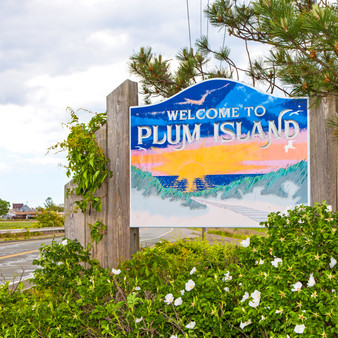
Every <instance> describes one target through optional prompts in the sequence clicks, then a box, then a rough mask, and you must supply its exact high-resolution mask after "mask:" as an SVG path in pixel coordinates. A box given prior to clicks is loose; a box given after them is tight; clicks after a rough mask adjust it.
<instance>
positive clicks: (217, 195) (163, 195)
mask: <svg viewBox="0 0 338 338" xmlns="http://www.w3.org/2000/svg"><path fill="white" fill-rule="evenodd" d="M130 114H131V118H130V123H131V126H130V128H131V130H130V138H131V140H130V141H131V142H130V144H131V157H130V158H131V166H130V171H131V173H130V174H131V175H130V177H131V193H130V199H131V201H130V203H131V205H130V210H131V215H130V216H131V217H130V219H131V226H132V227H151V226H154V227H259V226H260V225H259V224H260V222H262V221H265V220H266V219H267V215H268V214H269V213H270V212H272V211H275V212H276V211H284V210H285V209H286V208H287V207H288V206H290V207H292V206H295V205H297V204H301V203H302V204H309V196H310V194H309V175H308V172H309V170H308V169H309V168H308V136H309V133H308V111H307V99H306V98H282V97H277V96H273V95H268V94H266V93H262V92H260V91H258V90H256V89H254V88H251V87H250V86H247V85H244V84H242V83H239V82H236V81H232V80H225V79H212V80H208V81H204V82H201V83H199V84H197V85H195V86H192V87H190V88H188V89H186V90H184V91H182V92H180V93H179V94H177V95H175V96H173V97H171V98H169V99H168V100H166V101H164V102H161V103H158V104H154V105H147V106H142V107H132V108H131V109H130Z"/></svg>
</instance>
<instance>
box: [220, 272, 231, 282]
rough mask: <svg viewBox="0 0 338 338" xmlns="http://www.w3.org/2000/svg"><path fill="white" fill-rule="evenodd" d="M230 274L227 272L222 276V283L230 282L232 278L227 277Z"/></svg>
mask: <svg viewBox="0 0 338 338" xmlns="http://www.w3.org/2000/svg"><path fill="white" fill-rule="evenodd" d="M229 275H230V272H229V271H228V272H227V273H225V274H224V277H223V278H222V282H226V281H228V280H232V276H229Z"/></svg>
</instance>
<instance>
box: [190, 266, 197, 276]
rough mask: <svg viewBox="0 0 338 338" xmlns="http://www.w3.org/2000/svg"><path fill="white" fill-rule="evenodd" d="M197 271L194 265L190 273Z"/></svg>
mask: <svg viewBox="0 0 338 338" xmlns="http://www.w3.org/2000/svg"><path fill="white" fill-rule="evenodd" d="M195 272H196V268H195V267H193V268H192V269H191V271H190V274H191V275H192V274H193V273H195Z"/></svg>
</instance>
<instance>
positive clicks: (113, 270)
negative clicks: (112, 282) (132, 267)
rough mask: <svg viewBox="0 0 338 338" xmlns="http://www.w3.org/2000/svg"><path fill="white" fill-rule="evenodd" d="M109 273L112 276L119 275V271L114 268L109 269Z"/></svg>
mask: <svg viewBox="0 0 338 338" xmlns="http://www.w3.org/2000/svg"><path fill="white" fill-rule="evenodd" d="M111 272H112V273H113V274H114V275H119V274H120V273H121V270H120V269H118V270H115V269H114V268H113V269H111Z"/></svg>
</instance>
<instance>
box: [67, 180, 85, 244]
mask: <svg viewBox="0 0 338 338" xmlns="http://www.w3.org/2000/svg"><path fill="white" fill-rule="evenodd" d="M73 187H74V185H73V181H70V182H68V183H67V184H66V185H65V187H64V189H65V191H64V194H65V237H66V238H69V239H72V240H73V239H77V240H78V241H79V242H80V243H81V245H82V246H85V243H86V229H85V215H84V214H83V213H82V212H81V210H80V209H79V210H77V212H74V207H75V204H74V203H75V201H77V200H79V199H80V198H79V197H78V196H75V195H71V194H69V195H68V198H67V191H68V190H70V189H72V188H73Z"/></svg>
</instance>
